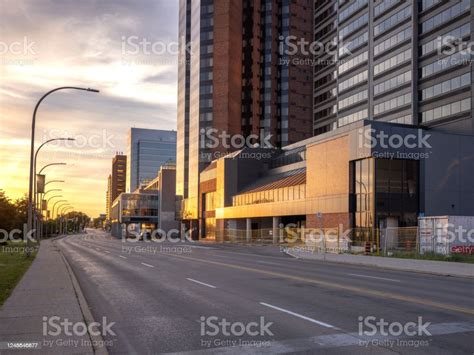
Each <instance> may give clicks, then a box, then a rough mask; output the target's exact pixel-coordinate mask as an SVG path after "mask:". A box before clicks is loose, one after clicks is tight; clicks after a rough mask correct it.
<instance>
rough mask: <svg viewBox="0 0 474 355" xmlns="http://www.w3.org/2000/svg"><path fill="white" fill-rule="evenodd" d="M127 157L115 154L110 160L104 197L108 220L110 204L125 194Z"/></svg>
mask: <svg viewBox="0 0 474 355" xmlns="http://www.w3.org/2000/svg"><path fill="white" fill-rule="evenodd" d="M126 172H127V156H126V155H123V154H121V153H117V154H116V155H115V157H114V158H113V159H112V174H110V175H109V177H108V180H107V195H106V216H107V219H110V212H111V208H112V203H113V202H114V200H115V199H116V198H117V197H118V196H119V195H120V194H121V193H122V192H125V188H126V182H127V175H126Z"/></svg>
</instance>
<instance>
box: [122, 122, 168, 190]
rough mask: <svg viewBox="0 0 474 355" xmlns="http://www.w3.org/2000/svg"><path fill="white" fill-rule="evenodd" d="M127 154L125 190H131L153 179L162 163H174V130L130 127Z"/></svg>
mask: <svg viewBox="0 0 474 355" xmlns="http://www.w3.org/2000/svg"><path fill="white" fill-rule="evenodd" d="M127 156H128V164H127V178H126V184H127V192H133V191H135V189H137V188H138V187H140V185H145V184H147V183H148V182H150V181H151V180H153V179H154V178H155V177H156V175H157V174H158V171H159V170H160V168H161V166H162V165H164V164H167V163H168V164H169V163H176V131H166V130H156V129H143V128H131V129H130V132H129V135H128V152H127Z"/></svg>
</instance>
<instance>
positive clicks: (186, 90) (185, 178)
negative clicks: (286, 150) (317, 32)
mask: <svg viewBox="0 0 474 355" xmlns="http://www.w3.org/2000/svg"><path fill="white" fill-rule="evenodd" d="M312 14H313V0H219V1H217V0H192V1H191V0H180V16H179V20H180V24H179V32H180V41H181V46H180V47H181V53H180V63H179V72H178V77H179V83H178V91H179V92H178V98H179V100H178V144H177V146H178V151H177V184H176V194H177V196H178V198H179V199H180V202H181V203H180V214H181V218H182V219H183V220H190V221H191V220H197V219H198V204H199V198H198V196H199V173H200V172H202V171H203V170H204V168H205V167H206V166H208V165H209V163H210V162H211V161H212V160H213V159H215V158H218V157H219V156H221V155H222V154H224V153H226V152H229V151H232V150H235V147H230V148H229V147H228V146H225V145H223V144H219V145H218V146H217V147H216V146H212V147H211V146H209V145H207V144H206V143H207V140H206V139H203V137H204V136H205V135H206V134H205V132H210V130H214V131H213V132H214V133H213V136H215V137H217V136H218V135H219V134H228V135H235V134H242V135H244V136H246V137H248V136H249V135H250V134H254V135H258V136H260V137H271V138H270V139H269V141H270V142H271V143H272V145H273V146H275V147H282V146H286V145H288V144H291V143H294V142H296V141H299V140H302V139H305V138H308V137H311V136H312V135H313V127H312V101H311V100H312V96H311V94H312V85H311V79H312V75H313V74H312V73H313V69H312V66H311V65H310V63H308V62H304V61H300V62H296V61H295V62H291V61H290V62H288V61H285V60H286V59H287V58H286V54H285V53H286V51H285V49H286V48H285V45H282V43H284V41H283V39H284V38H287V37H289V36H294V38H295V39H304V40H306V41H311V40H312V36H313V16H312ZM186 44H189V45H188V46H187V45H186Z"/></svg>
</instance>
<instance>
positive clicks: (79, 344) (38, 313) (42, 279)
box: [0, 240, 96, 355]
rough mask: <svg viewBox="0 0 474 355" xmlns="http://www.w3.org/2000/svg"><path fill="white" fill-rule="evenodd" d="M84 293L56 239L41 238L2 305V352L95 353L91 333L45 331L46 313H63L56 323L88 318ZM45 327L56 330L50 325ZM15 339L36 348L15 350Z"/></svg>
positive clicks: (82, 320) (0, 315) (0, 318)
mask: <svg viewBox="0 0 474 355" xmlns="http://www.w3.org/2000/svg"><path fill="white" fill-rule="evenodd" d="M82 297H83V296H82V293H81V292H80V289H79V288H78V285H77V281H76V280H75V277H74V276H73V275H72V273H71V271H70V268H69V266H68V265H67V263H66V261H65V259H64V258H63V256H62V254H61V253H60V252H59V250H58V249H57V248H56V247H55V245H54V242H53V241H51V240H44V241H42V242H41V247H40V249H39V252H38V255H37V256H36V259H35V260H34V262H33V264H32V265H31V267H30V268H29V269H28V271H27V272H26V274H25V275H24V276H23V278H22V280H21V281H20V283H19V284H18V285H17V286H16V288H15V290H14V291H13V293H12V294H11V296H10V297H9V298H8V299H7V301H6V302H5V304H4V305H3V307H2V308H1V309H0V354H2V355H3V354H15V355H17V354H34V353H37V354H94V348H93V347H92V341H91V337H90V336H89V334H88V333H86V334H85V335H83V336H77V335H72V336H68V335H66V334H64V332H61V334H60V335H56V336H52V335H43V327H44V325H43V318H44V317H47V319H50V317H53V316H57V317H60V318H61V319H58V320H56V321H55V324H59V322H60V321H62V320H64V319H65V318H67V319H68V320H69V321H71V322H74V323H75V322H85V318H86V320H87V317H88V316H87V315H86V312H84V314H83V311H82V310H81V306H80V301H81V298H82ZM84 302H85V300H82V305H83V307H82V309H84ZM45 328H46V327H45ZM70 328H71V327H70ZM46 330H47V331H56V329H55V328H53V327H51V326H49V327H48V329H46ZM93 340H96V339H93ZM15 342H17V344H18V345H19V344H21V343H22V344H23V346H25V344H26V343H30V344H32V345H31V346H32V347H33V348H32V349H34V350H26V349H22V350H19V349H15V350H12V349H11V348H10V347H11V345H12V343H15Z"/></svg>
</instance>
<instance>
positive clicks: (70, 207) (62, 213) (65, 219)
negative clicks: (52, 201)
mask: <svg viewBox="0 0 474 355" xmlns="http://www.w3.org/2000/svg"><path fill="white" fill-rule="evenodd" d="M63 208H64V209H63ZM72 208H73V207H72V206H71V205H66V206H62V207H61V213H60V215H61V216H62V219H64V224H65V228H64V227H62V228H60V229H61V230H63V231H64V230H66V233H67V217H64V213H65V212H66V211H67V210H68V209H72ZM61 234H62V233H61Z"/></svg>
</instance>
